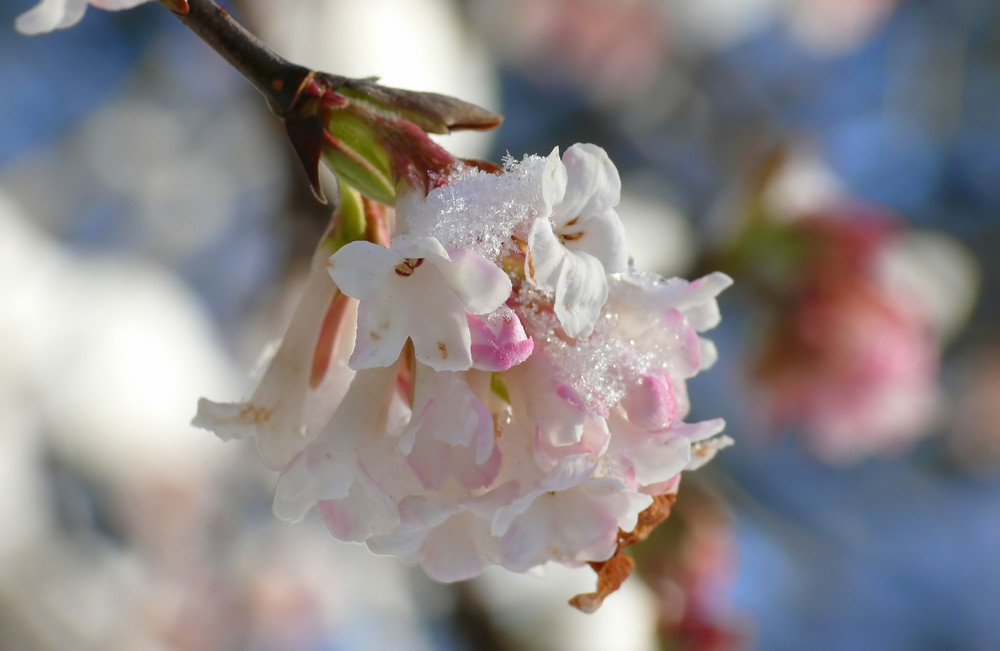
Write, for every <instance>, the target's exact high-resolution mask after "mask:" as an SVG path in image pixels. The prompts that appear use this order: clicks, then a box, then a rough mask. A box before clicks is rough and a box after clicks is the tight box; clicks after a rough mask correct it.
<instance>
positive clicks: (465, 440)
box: [255, 145, 731, 607]
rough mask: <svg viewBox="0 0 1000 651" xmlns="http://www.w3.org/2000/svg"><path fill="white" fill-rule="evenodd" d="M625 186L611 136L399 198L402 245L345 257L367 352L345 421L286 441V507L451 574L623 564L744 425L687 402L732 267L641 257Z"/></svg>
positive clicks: (342, 262)
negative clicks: (683, 272) (665, 264)
mask: <svg viewBox="0 0 1000 651" xmlns="http://www.w3.org/2000/svg"><path fill="white" fill-rule="evenodd" d="M618 194H619V181H618V175H617V172H616V171H615V169H614V166H613V165H611V163H610V161H609V160H608V159H607V156H606V154H605V153H604V152H603V150H601V149H600V148H598V147H595V146H593V145H575V146H573V147H571V148H570V149H569V150H568V151H567V152H566V155H565V156H564V157H563V158H562V159H561V160H560V159H559V157H558V154H557V153H555V152H554V153H553V154H552V155H551V156H550V157H549V158H548V159H543V158H541V157H528V158H525V160H524V161H522V162H521V163H508V165H507V168H506V172H505V173H504V174H500V175H493V174H485V173H481V172H477V171H471V170H459V171H458V172H456V174H455V175H454V176H453V177H452V178H450V179H447V180H446V182H445V183H444V185H442V186H441V187H438V188H435V189H433V190H431V192H430V193H429V194H428V195H427V196H426V197H423V196H418V195H415V194H410V195H408V196H404V197H403V198H402V199H401V205H400V206H399V207H398V212H397V218H396V221H395V227H396V228H397V231H396V232H395V233H394V234H393V239H392V240H391V241H392V247H391V248H386V247H383V246H378V245H376V244H373V243H370V242H353V243H351V244H347V245H345V246H343V247H342V248H340V250H338V251H337V253H335V254H334V255H333V256H331V257H330V259H329V261H328V262H327V263H326V264H327V266H328V270H329V274H330V276H331V277H332V278H333V279H334V281H335V283H336V286H337V287H339V288H340V291H342V292H343V293H344V294H345V295H347V296H350V297H353V299H357V303H353V302H352V303H351V304H350V305H351V306H354V305H357V335H356V337H355V346H354V350H353V352H352V353H351V355H350V362H349V363H350V366H351V367H352V368H355V369H359V370H358V371H357V373H356V374H355V375H354V376H353V379H351V381H350V388H349V389H348V390H347V393H346V395H344V396H343V399H342V400H337V399H334V400H333V401H331V402H330V403H329V404H325V405H324V407H323V408H324V410H325V411H323V414H324V415H325V416H327V422H326V423H325V425H324V426H322V427H315V426H314V425H309V426H308V427H307V429H308V431H309V432H310V434H309V435H308V436H307V437H306V438H305V439H302V440H299V441H298V444H297V445H295V446H292V445H288V446H284V447H283V448H282V449H283V450H286V454H288V453H291V454H294V455H295V456H294V458H293V459H292V460H291V462H290V463H288V464H287V465H285V466H284V467H283V469H282V472H281V476H280V478H279V480H278V486H277V491H276V495H275V500H274V510H275V513H276V514H277V515H278V516H279V517H281V518H283V519H286V520H298V519H300V518H302V517H303V516H304V515H305V514H306V512H307V511H308V510H309V509H311V508H312V507H313V506H315V507H316V511H317V513H318V515H319V517H320V518H321V519H322V520H323V522H324V524H325V525H326V527H327V529H328V530H329V531H330V533H332V534H333V535H334V536H335V537H337V538H339V539H341V540H346V541H352V542H363V543H365V544H366V545H368V547H369V549H371V550H372V551H374V552H376V553H380V554H393V555H396V556H399V557H401V558H403V559H404V560H406V561H408V562H412V563H418V564H419V565H420V566H421V567H423V569H424V570H425V571H426V572H427V574H428V575H429V576H431V577H432V578H434V579H437V580H439V581H458V580H462V579H467V578H470V577H472V576H475V575H477V574H479V573H481V572H482V571H483V570H485V569H486V568H488V567H489V566H492V565H501V566H503V567H506V568H509V569H511V570H514V571H524V570H527V569H529V568H532V567H536V566H539V565H543V564H545V563H548V562H558V563H564V564H567V565H574V566H576V565H580V564H583V563H588V562H594V563H596V562H603V561H609V559H616V558H617V561H616V563H618V564H620V563H621V562H622V559H621V558H618V557H619V555H620V554H621V553H622V551H621V545H622V544H623V543H622V541H623V540H627V539H629V537H628V536H627V535H625V534H627V533H629V532H633V533H634V532H635V531H638V530H639V527H640V522H642V523H644V524H642V531H644V532H646V533H648V530H649V529H650V528H651V527H652V526H655V522H659V520H656V518H657V517H660V518H662V517H663V515H664V511H663V510H662V509H663V508H664V507H663V505H664V504H669V503H670V501H671V499H672V494H673V493H674V492H675V491H676V490H677V488H678V485H679V482H680V473H681V472H682V471H684V470H687V469H693V468H695V467H697V466H698V465H700V464H702V463H704V462H705V461H707V460H708V459H710V458H711V457H712V455H714V453H715V452H716V451H717V450H718V449H720V448H721V447H724V446H725V445H727V444H728V443H730V441H729V439H728V438H726V437H721V436H717V435H718V434H719V432H720V431H721V430H722V427H723V423H722V421H721V420H709V421H704V422H701V423H693V424H688V423H685V422H684V417H685V416H686V415H687V413H688V411H689V399H688V394H687V387H686V380H687V379H688V378H690V377H692V376H694V375H696V374H697V373H698V372H699V371H701V370H702V369H704V368H707V367H708V366H709V365H710V364H711V363H712V362H713V361H714V360H715V349H714V347H712V346H711V344H710V343H709V342H708V341H706V340H703V339H702V338H701V337H700V336H699V333H700V332H701V331H703V330H705V329H708V328H710V327H713V326H714V325H715V324H716V323H717V322H718V318H719V311H718V305H717V304H716V301H715V297H716V295H717V294H718V293H719V292H720V291H721V290H722V289H724V288H725V287H726V286H727V285H728V284H729V283H730V282H731V281H730V280H729V278H728V277H726V276H724V275H721V274H711V275H709V276H706V277H705V278H703V279H701V280H698V281H694V282H691V283H688V282H687V281H683V280H679V279H672V280H664V279H662V278H660V277H658V276H655V275H652V274H641V273H637V272H632V271H628V270H627V269H626V266H627V253H626V251H625V243H624V237H623V235H622V229H621V223H620V222H619V220H618V216H617V215H616V214H615V212H614V205H615V204H616V203H617V202H618ZM323 300H327V301H328V299H323ZM316 314H317V315H318V314H322V311H321V310H319V309H318V308H317V310H316ZM308 321H309V322H311V323H315V321H316V318H315V316H314V317H311V318H310V319H308ZM344 322H345V323H346V322H347V320H346V319H345V321H344ZM289 337H291V338H292V339H293V340H295V339H298V338H299V337H298V336H293V331H292V329H290V330H289ZM307 339H308V338H307ZM407 340H410V341H411V342H412V347H410V346H407V345H406V342H407ZM286 343H288V342H286ZM345 354H346V353H345ZM296 358H297V359H298V358H301V359H302V360H305V361H308V356H307V355H305V354H302V355H297V356H296ZM275 391H276V393H277V394H279V395H280V394H281V389H280V387H275ZM287 392H288V398H289V400H288V403H287V405H288V406H290V407H291V411H292V412H294V413H301V412H302V404H303V400H305V404H306V405H307V406H308V404H310V403H309V401H310V399H311V398H310V397H309V394H303V393H302V381H301V378H300V379H299V380H298V384H296V383H295V382H292V381H289V384H288V389H287ZM267 393H270V389H268V392H267ZM303 395H305V396H306V397H305V398H304V399H303V397H302V396H303ZM256 400H257V394H255V401H256ZM276 404H277V403H276ZM281 404H284V403H281ZM286 408H288V407H286ZM306 411H308V409H306ZM292 421H293V422H298V421H296V420H295V419H294V418H293V419H292ZM313 432H315V433H314V434H313ZM257 436H258V440H259V441H260V440H261V433H260V432H259V431H258V433H257ZM262 451H263V450H262ZM658 505H659V506H658ZM644 512H646V513H647V515H646V517H645V518H644V519H643V520H640V516H641V515H642V514H643V513H644ZM658 514H659V515H658ZM651 519H652V520H651ZM650 522H653V524H650ZM646 533H643V532H639V533H638V534H636V536H635V537H634V539H638V538H641V537H642V536H644V535H646ZM618 578H619V579H621V576H619V577H618ZM616 585H617V584H616ZM588 603H590V604H591V606H588V607H596V606H594V604H593V603H592V602H588Z"/></svg>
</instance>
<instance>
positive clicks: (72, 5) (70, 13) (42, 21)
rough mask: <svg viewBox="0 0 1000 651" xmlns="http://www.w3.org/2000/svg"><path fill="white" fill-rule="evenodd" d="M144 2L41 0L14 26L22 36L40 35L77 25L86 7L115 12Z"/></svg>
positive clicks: (141, 0) (138, 0) (18, 18)
mask: <svg viewBox="0 0 1000 651" xmlns="http://www.w3.org/2000/svg"><path fill="white" fill-rule="evenodd" d="M145 2H149V0H42V1H41V2H39V3H38V4H37V5H35V6H34V7H33V8H31V9H29V10H28V11H26V12H24V13H23V14H21V15H20V16H18V17H17V20H16V21H15V23H14V25H15V27H17V31H19V32H21V33H22V34H41V33H44V32H51V31H52V30H55V29H65V28H67V27H72V26H73V25H75V24H77V23H78V22H80V19H82V18H83V14H84V13H85V12H86V11H87V5H91V6H93V7H97V8H98V9H107V10H109V11H117V10H120V9H131V8H133V7H136V6H138V5H141V4H143V3H145Z"/></svg>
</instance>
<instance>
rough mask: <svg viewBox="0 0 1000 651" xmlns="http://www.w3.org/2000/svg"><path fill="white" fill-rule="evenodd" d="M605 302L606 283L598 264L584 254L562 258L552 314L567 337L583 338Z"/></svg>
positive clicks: (588, 333)
mask: <svg viewBox="0 0 1000 651" xmlns="http://www.w3.org/2000/svg"><path fill="white" fill-rule="evenodd" d="M607 299H608V279H607V275H606V274H605V271H604V266H603V265H602V264H601V262H600V260H598V259H597V258H595V257H593V256H592V255H590V254H587V253H572V252H571V253H569V254H567V255H566V257H565V259H564V261H563V265H562V269H560V272H559V282H558V284H557V285H556V303H555V312H556V317H557V318H558V319H559V325H561V326H562V328H563V330H565V331H566V334H567V335H569V336H570V337H575V338H580V337H587V336H589V335H590V333H592V332H593V331H594V324H596V323H597V318H598V317H599V316H600V314H601V307H602V306H603V305H604V302H605V301H606V300H607Z"/></svg>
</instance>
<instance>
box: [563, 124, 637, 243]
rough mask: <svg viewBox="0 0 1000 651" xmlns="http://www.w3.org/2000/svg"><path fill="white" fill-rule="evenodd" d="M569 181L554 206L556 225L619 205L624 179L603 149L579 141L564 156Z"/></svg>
mask: <svg viewBox="0 0 1000 651" xmlns="http://www.w3.org/2000/svg"><path fill="white" fill-rule="evenodd" d="M562 160H563V164H564V165H565V166H566V174H567V183H566V194H565V196H564V197H563V200H562V201H561V202H560V203H559V204H558V205H557V206H556V207H555V208H554V209H553V211H552V221H553V222H555V224H556V226H557V228H558V227H562V226H563V225H565V224H566V223H567V222H570V221H572V220H573V219H575V218H576V217H579V216H581V215H596V214H599V213H603V212H605V211H606V210H608V209H609V208H614V207H615V206H617V205H618V201H619V199H620V198H621V191H622V181H621V177H619V176H618V170H617V169H616V168H615V165H614V163H612V162H611V159H610V158H608V154H607V152H606V151H604V149H602V148H601V147H598V146H597V145H592V144H589V143H577V144H575V145H573V146H572V147H570V148H569V149H567V150H566V153H565V154H563V157H562Z"/></svg>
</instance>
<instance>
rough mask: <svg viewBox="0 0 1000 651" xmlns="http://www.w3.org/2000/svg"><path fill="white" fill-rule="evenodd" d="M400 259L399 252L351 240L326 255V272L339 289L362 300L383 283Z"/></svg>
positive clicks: (401, 258) (401, 256)
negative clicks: (327, 256) (329, 254)
mask: <svg viewBox="0 0 1000 651" xmlns="http://www.w3.org/2000/svg"><path fill="white" fill-rule="evenodd" d="M402 261H403V255H401V254H400V253H399V252H398V251H394V250H393V249H387V248H386V247H384V246H379V245H378V244H372V243H371V242H351V243H349V244H345V245H344V246H342V247H340V249H338V250H337V252H336V253H334V254H333V255H331V256H330V260H329V261H328V262H327V271H329V272H330V276H331V277H332V278H333V280H334V282H336V283H337V286H338V287H340V290H341V291H342V292H344V293H345V294H347V295H348V296H352V297H354V298H356V299H358V300H365V299H367V298H368V297H370V296H372V295H373V294H374V293H375V292H377V291H378V290H379V289H380V288H381V287H382V286H383V284H384V283H385V281H386V276H388V275H389V274H391V273H392V270H393V268H394V267H395V266H396V265H398V264H399V263H400V262H402Z"/></svg>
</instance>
